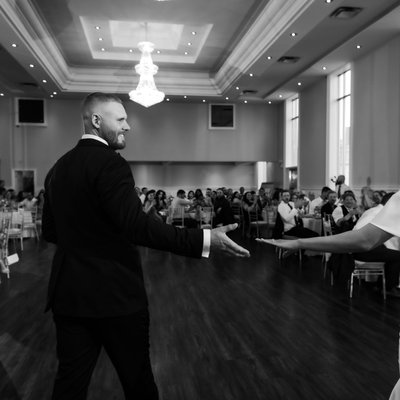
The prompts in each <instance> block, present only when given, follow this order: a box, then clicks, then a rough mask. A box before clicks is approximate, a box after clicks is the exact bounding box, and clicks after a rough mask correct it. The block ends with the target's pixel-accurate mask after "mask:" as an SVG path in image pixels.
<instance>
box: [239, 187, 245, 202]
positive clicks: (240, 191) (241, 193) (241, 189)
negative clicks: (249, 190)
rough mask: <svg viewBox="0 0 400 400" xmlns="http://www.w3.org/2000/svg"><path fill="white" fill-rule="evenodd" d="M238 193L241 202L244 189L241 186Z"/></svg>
mask: <svg viewBox="0 0 400 400" xmlns="http://www.w3.org/2000/svg"><path fill="white" fill-rule="evenodd" d="M239 193H240V198H241V199H242V200H243V196H244V187H243V186H240V188H239Z"/></svg>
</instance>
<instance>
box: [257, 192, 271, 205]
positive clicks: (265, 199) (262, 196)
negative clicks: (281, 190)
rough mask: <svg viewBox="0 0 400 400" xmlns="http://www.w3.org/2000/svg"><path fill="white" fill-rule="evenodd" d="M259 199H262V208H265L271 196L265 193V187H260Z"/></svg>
mask: <svg viewBox="0 0 400 400" xmlns="http://www.w3.org/2000/svg"><path fill="white" fill-rule="evenodd" d="M258 199H259V200H260V204H261V208H264V207H266V206H268V205H269V198H268V196H267V195H266V193H265V189H264V188H263V187H260V189H258Z"/></svg>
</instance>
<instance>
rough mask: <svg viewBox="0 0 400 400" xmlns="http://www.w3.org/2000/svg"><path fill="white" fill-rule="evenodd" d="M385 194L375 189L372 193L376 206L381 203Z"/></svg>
mask: <svg viewBox="0 0 400 400" xmlns="http://www.w3.org/2000/svg"><path fill="white" fill-rule="evenodd" d="M383 196H384V195H382V193H381V192H380V191H379V190H375V191H374V192H373V193H372V201H373V203H374V205H375V206H376V205H378V204H381V202H382V198H383Z"/></svg>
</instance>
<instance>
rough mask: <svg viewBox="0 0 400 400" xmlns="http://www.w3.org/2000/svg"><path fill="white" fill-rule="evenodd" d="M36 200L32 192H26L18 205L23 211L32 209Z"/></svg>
mask: <svg viewBox="0 0 400 400" xmlns="http://www.w3.org/2000/svg"><path fill="white" fill-rule="evenodd" d="M36 202H37V200H36V199H35V198H34V197H33V194H32V193H30V192H29V193H27V194H26V197H25V198H24V199H23V200H22V201H21V202H20V203H19V204H18V207H20V208H23V209H24V210H25V211H32V209H33V208H34V207H35V206H36Z"/></svg>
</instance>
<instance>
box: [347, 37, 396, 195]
mask: <svg viewBox="0 0 400 400" xmlns="http://www.w3.org/2000/svg"><path fill="white" fill-rule="evenodd" d="M353 71H354V73H353V74H352V76H353V92H354V95H353V115H354V119H353V154H352V164H353V170H352V176H353V179H352V187H353V188H354V189H355V190H358V189H360V188H361V187H362V186H365V185H366V180H367V178H368V177H370V178H371V182H372V183H371V187H372V188H374V189H380V188H382V189H391V190H398V189H399V186H400V157H399V153H400V37H396V38H395V39H393V40H391V41H390V42H388V43H387V44H386V45H384V46H382V47H380V48H378V49H376V50H375V51H373V52H372V53H370V54H368V55H367V56H365V57H363V58H361V59H359V60H358V61H356V62H355V63H354V65H353Z"/></svg>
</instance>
